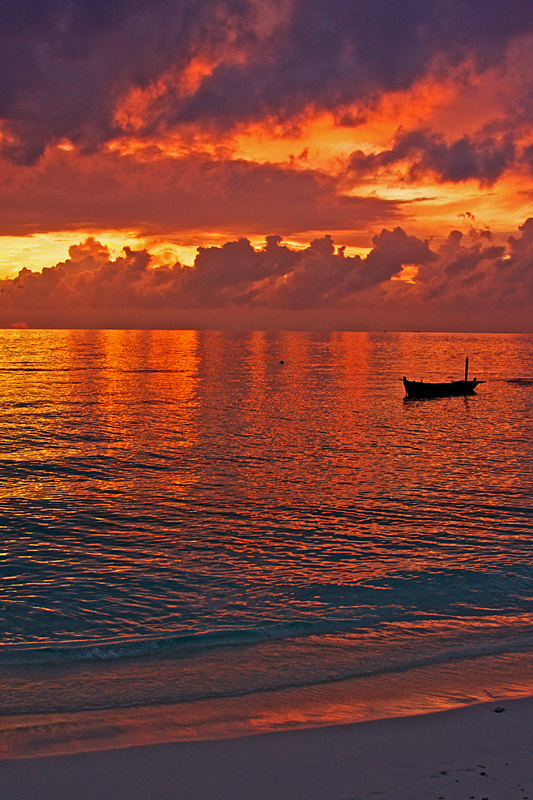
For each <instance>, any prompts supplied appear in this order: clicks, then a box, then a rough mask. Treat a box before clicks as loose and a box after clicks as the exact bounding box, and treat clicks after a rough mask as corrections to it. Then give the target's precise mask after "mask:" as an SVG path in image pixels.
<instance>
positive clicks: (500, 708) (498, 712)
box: [494, 706, 505, 714]
mask: <svg viewBox="0 0 533 800" xmlns="http://www.w3.org/2000/svg"><path fill="white" fill-rule="evenodd" d="M494 711H495V713H496V714H501V713H502V711H505V708H502V707H501V706H496V708H495V709H494Z"/></svg>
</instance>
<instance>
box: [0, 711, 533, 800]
mask: <svg viewBox="0 0 533 800" xmlns="http://www.w3.org/2000/svg"><path fill="white" fill-rule="evenodd" d="M502 706H503V707H504V708H505V711H503V712H501V713H497V712H495V710H494V709H495V708H497V707H502ZM0 797H1V798H2V800H366V798H373V800H379V799H380V798H382V799H383V800H433V799H434V800H438V799H439V798H443V799H444V800H451V798H461V800H463V799H464V800H468V799H469V798H475V800H482V799H483V798H487V800H515V798H516V800H518V799H520V800H524V798H530V799H531V800H533V698H526V699H519V700H510V701H498V702H497V703H496V702H492V703H486V704H481V705H474V706H469V707H467V708H459V709H455V710H453V711H446V712H441V713H437V714H427V715H423V716H417V717H403V718H397V719H389V720H378V721H375V722H363V723H358V724H355V725H342V726H335V727H326V728H319V729H314V730H298V731H284V732H280V733H271V734H261V735H258V736H247V737H243V738H238V739H224V740H219V741H206V742H181V743H179V742H178V743H173V744H162V745H149V746H143V747H130V748H126V749H122V750H106V751H100V752H92V753H78V754H74V755H67V756H64V755H63V756H52V757H44V758H26V759H18V760H6V761H0Z"/></svg>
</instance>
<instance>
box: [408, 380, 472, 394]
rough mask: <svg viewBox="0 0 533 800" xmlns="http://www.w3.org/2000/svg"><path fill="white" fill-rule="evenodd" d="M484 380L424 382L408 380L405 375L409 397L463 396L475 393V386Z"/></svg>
mask: <svg viewBox="0 0 533 800" xmlns="http://www.w3.org/2000/svg"><path fill="white" fill-rule="evenodd" d="M480 383H484V381H476V380H473V381H448V382H445V383H424V381H408V380H407V378H405V377H404V379H403V385H404V386H405V393H406V395H407V397H408V398H413V399H417V398H418V399H421V398H427V397H462V396H465V395H469V394H475V388H476V386H478V385H479V384H480Z"/></svg>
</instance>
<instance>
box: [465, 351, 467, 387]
mask: <svg viewBox="0 0 533 800" xmlns="http://www.w3.org/2000/svg"><path fill="white" fill-rule="evenodd" d="M467 380H468V356H467V357H466V362H465V383H466V382H467Z"/></svg>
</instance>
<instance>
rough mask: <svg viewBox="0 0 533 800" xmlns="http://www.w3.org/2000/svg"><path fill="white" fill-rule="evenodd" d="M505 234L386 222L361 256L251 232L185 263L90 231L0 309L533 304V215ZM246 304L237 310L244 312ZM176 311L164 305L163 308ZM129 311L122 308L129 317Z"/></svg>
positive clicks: (2, 296) (391, 308) (454, 309)
mask: <svg viewBox="0 0 533 800" xmlns="http://www.w3.org/2000/svg"><path fill="white" fill-rule="evenodd" d="M519 230H520V233H519V235H517V236H512V237H510V238H509V240H508V242H507V246H505V245H495V244H493V243H492V242H490V241H489V240H488V239H487V237H483V236H476V237H474V238H473V237H471V236H465V235H464V234H462V233H461V232H460V231H452V232H451V233H450V234H449V236H448V238H447V239H446V241H445V242H444V243H443V244H442V245H441V246H440V247H439V248H436V249H433V248H432V247H431V245H430V242H428V241H427V240H423V239H420V238H418V237H416V236H412V235H409V234H408V233H406V232H405V231H404V230H403V229H402V228H400V227H396V228H395V229H393V230H387V229H384V230H382V232H381V233H380V234H378V235H376V236H375V237H374V239H373V247H372V249H371V250H370V252H369V253H368V255H367V256H366V257H364V258H361V257H360V256H358V255H356V256H347V255H346V253H345V250H344V248H342V247H341V248H338V247H335V244H334V241H333V239H332V237H331V236H329V235H328V236H324V237H321V238H319V239H316V240H314V241H313V242H311V244H310V245H309V246H308V247H307V248H305V249H302V250H298V249H295V248H291V247H288V246H287V245H285V244H284V243H283V241H282V238H281V237H280V236H269V237H268V238H267V241H266V243H265V245H264V246H263V247H261V248H254V247H252V245H251V244H250V242H249V241H248V240H247V239H245V238H242V239H239V240H236V241H230V242H227V243H225V244H224V245H222V246H220V247H209V248H199V250H198V254H197V257H196V260H195V264H194V266H193V267H185V266H182V265H181V264H180V263H174V264H168V265H162V266H154V264H153V263H152V259H151V256H150V254H149V253H148V252H147V251H146V250H139V251H134V250H132V249H130V248H128V247H126V248H124V253H123V255H121V256H120V257H118V258H116V259H112V258H111V257H110V256H109V253H108V252H107V250H106V248H105V247H103V246H102V245H100V244H99V243H98V242H97V241H95V240H94V239H87V240H86V241H85V242H82V243H80V244H79V245H76V246H73V247H71V248H70V251H69V258H68V259H66V260H65V261H63V262H60V263H59V264H57V265H56V266H54V267H50V268H47V269H44V270H43V271H42V272H41V273H38V272H33V271H31V270H28V269H22V270H21V271H20V272H19V273H18V275H17V276H16V277H15V278H12V279H5V280H3V281H1V282H0V320H1V321H2V323H3V324H4V325H10V324H12V323H13V322H15V321H17V320H20V319H25V320H28V321H29V322H30V324H31V322H32V320H38V319H40V318H41V317H40V316H39V314H40V313H41V312H46V314H47V315H48V316H47V319H48V320H50V319H55V320H56V324H61V319H62V318H64V315H65V314H66V313H70V312H71V311H72V309H79V310H80V311H82V312H83V314H84V316H83V324H87V320H88V319H89V320H90V318H91V314H93V320H95V319H97V318H100V317H98V315H99V314H100V315H101V312H103V311H106V313H107V319H109V320H112V319H113V315H116V314H123V312H124V313H125V312H127V313H128V314H130V319H131V320H133V319H134V318H135V313H136V312H139V311H143V312H150V313H152V317H151V319H152V324H153V321H154V320H155V319H157V314H159V313H160V312H162V311H164V312H165V313H167V312H169V313H170V312H173V311H178V310H183V309H186V310H189V311H191V310H199V309H218V310H220V309H226V310H228V313H231V314H235V313H236V311H237V310H238V309H243V310H247V311H250V310H251V309H262V310H266V311H268V310H270V311H272V312H275V311H279V310H280V309H281V310H285V311H288V312H295V311H296V312H301V311H309V310H317V311H324V310H327V309H329V310H335V309H337V310H338V309H341V310H342V309H345V310H346V309H358V308H362V307H365V306H366V307H373V308H374V309H376V312H375V313H376V314H377V316H378V318H379V319H381V318H386V317H387V314H389V315H390V314H391V313H392V312H394V314H397V313H398V312H399V311H400V312H402V311H403V313H404V314H406V315H407V317H410V318H411V319H413V318H414V317H413V315H415V317H416V314H418V315H419V316H420V315H422V316H423V315H424V314H425V315H426V317H427V318H428V319H431V312H432V310H434V309H438V311H439V314H441V315H442V314H443V313H447V312H451V313H452V314H454V315H455V316H457V315H459V318H462V319H463V322H464V316H463V317H461V314H463V315H464V313H465V310H467V309H469V310H470V312H472V311H475V310H479V309H482V312H483V315H484V316H485V317H486V318H487V315H488V316H489V317H490V314H491V313H496V314H499V313H500V312H501V311H502V310H503V311H506V312H508V313H512V312H513V310H516V309H519V310H521V311H523V312H524V313H527V314H529V313H530V312H531V310H532V306H533V219H528V220H527V221H526V222H525V223H524V224H523V225H522V226H521V227H520V229H519ZM406 266H409V267H411V268H414V270H415V273H416V274H415V276H414V278H413V279H411V282H409V283H406V282H405V281H403V280H398V278H399V277H401V275H402V270H403V268H404V267H406ZM238 313H240V311H239V312H238ZM166 318H168V314H167V317H166ZM122 319H123V317H122Z"/></svg>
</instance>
